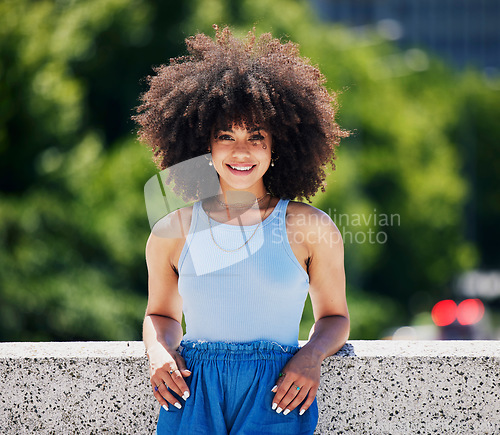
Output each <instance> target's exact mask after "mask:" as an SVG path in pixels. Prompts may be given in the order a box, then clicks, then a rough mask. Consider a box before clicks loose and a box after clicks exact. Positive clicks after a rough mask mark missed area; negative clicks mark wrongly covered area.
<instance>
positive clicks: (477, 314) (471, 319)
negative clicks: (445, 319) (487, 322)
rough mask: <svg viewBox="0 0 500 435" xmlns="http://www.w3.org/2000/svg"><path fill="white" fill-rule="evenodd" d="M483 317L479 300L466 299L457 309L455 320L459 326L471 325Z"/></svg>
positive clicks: (482, 306)
mask: <svg viewBox="0 0 500 435" xmlns="http://www.w3.org/2000/svg"><path fill="white" fill-rule="evenodd" d="M483 315H484V305H483V303H482V302H481V301H480V300H479V299H466V300H465V301H462V302H460V305H459V306H458V309H457V320H458V323H460V324H461V325H473V324H474V323H477V322H479V321H480V320H481V319H482V318H483Z"/></svg>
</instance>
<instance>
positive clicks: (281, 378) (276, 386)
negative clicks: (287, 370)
mask: <svg viewBox="0 0 500 435" xmlns="http://www.w3.org/2000/svg"><path fill="white" fill-rule="evenodd" d="M284 378H285V374H284V373H283V372H280V374H279V375H278V379H277V380H276V384H275V385H274V387H273V388H272V389H271V391H272V392H273V393H276V391H278V388H279V386H280V385H281V384H282V383H283V379H284Z"/></svg>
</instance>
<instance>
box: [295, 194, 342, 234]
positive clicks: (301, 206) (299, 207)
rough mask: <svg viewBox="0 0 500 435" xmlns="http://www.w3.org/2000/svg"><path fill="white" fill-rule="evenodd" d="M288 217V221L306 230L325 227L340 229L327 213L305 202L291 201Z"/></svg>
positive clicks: (333, 229)
mask: <svg viewBox="0 0 500 435" xmlns="http://www.w3.org/2000/svg"><path fill="white" fill-rule="evenodd" d="M286 219H287V222H290V223H291V224H295V225H296V226H299V227H303V228H304V229H305V230H312V229H320V230H321V229H323V230H331V231H334V232H337V231H338V228H337V226H336V225H335V223H334V222H333V221H332V219H331V218H330V216H329V215H328V214H327V213H325V212H324V211H323V210H320V209H319V208H316V207H314V206H312V205H310V204H306V203H305V202H298V201H290V202H289V203H288V208H287V213H286Z"/></svg>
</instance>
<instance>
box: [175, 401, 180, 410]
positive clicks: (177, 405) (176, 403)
mask: <svg viewBox="0 0 500 435" xmlns="http://www.w3.org/2000/svg"><path fill="white" fill-rule="evenodd" d="M174 406H175V407H176V408H177V409H181V408H182V405H181V404H180V403H179V402H175V403H174Z"/></svg>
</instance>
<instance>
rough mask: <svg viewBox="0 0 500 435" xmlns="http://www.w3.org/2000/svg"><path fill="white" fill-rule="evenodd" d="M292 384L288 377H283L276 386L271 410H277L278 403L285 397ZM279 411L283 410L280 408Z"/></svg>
mask: <svg viewBox="0 0 500 435" xmlns="http://www.w3.org/2000/svg"><path fill="white" fill-rule="evenodd" d="M292 383H293V381H292V380H291V379H290V377H289V376H284V377H283V381H282V382H281V383H280V384H279V385H278V388H277V390H276V393H275V394H274V398H273V404H272V409H273V410H276V408H278V403H280V402H281V400H282V399H283V397H285V395H286V394H287V393H288V390H289V389H290V387H291V385H292ZM281 410H283V408H281ZM279 412H281V411H279Z"/></svg>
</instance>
